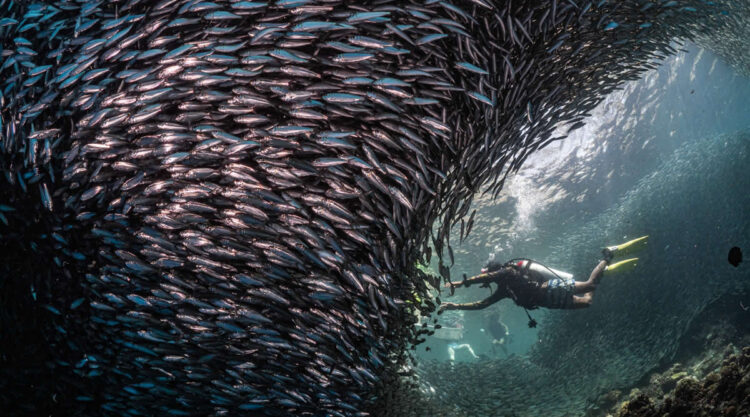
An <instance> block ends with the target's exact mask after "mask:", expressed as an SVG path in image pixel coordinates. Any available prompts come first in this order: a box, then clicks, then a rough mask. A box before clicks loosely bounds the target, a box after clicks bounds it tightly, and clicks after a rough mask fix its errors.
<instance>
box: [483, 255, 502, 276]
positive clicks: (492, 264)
mask: <svg viewBox="0 0 750 417" xmlns="http://www.w3.org/2000/svg"><path fill="white" fill-rule="evenodd" d="M503 265H504V263H503V262H501V261H499V260H497V259H494V258H493V259H490V261H489V262H487V265H485V266H484V268H482V273H485V272H495V271H497V270H499V269H500V268H502V267H503Z"/></svg>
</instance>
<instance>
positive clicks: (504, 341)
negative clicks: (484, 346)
mask: <svg viewBox="0 0 750 417" xmlns="http://www.w3.org/2000/svg"><path fill="white" fill-rule="evenodd" d="M484 327H485V328H486V332H487V333H488V336H489V337H490V339H492V354H493V355H497V348H498V346H499V347H500V349H502V351H503V353H505V356H508V343H510V332H509V331H508V326H507V325H506V324H505V323H503V321H502V320H501V319H500V312H499V311H493V312H491V313H490V314H489V315H488V316H487V319H486V321H485V325H484ZM481 331H482V332H485V329H481Z"/></svg>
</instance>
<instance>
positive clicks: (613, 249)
mask: <svg viewBox="0 0 750 417" xmlns="http://www.w3.org/2000/svg"><path fill="white" fill-rule="evenodd" d="M647 243H648V235H646V236H641V237H639V238H637V239H633V240H630V241H628V242H625V243H621V244H619V245H615V246H608V247H606V248H604V250H603V251H602V253H604V259H606V260H608V261H609V260H611V259H612V258H614V257H615V256H623V255H627V254H630V253H634V252H637V251H639V250H641V249H643V248H644V247H646V244H647Z"/></svg>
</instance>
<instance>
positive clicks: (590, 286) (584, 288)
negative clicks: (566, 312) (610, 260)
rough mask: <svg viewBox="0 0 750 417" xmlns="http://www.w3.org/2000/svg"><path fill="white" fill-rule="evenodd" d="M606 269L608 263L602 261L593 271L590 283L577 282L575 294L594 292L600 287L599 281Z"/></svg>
mask: <svg viewBox="0 0 750 417" xmlns="http://www.w3.org/2000/svg"><path fill="white" fill-rule="evenodd" d="M605 268H607V261H600V262H599V265H597V266H596V268H594V270H593V271H591V276H589V279H588V281H576V284H575V285H576V286H575V293H576V294H584V293H588V292H591V291H594V290H595V289H596V286H597V285H599V281H601V279H602V275H603V274H604V269H605Z"/></svg>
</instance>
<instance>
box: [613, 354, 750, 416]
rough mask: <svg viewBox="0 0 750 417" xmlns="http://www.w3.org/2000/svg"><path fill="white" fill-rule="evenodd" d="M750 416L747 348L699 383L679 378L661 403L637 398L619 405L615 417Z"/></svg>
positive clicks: (645, 396)
mask: <svg viewBox="0 0 750 417" xmlns="http://www.w3.org/2000/svg"><path fill="white" fill-rule="evenodd" d="M748 413H750V347H745V348H744V349H743V350H742V352H740V353H738V354H736V355H731V356H729V357H728V358H726V359H724V362H723V364H722V367H721V370H720V371H719V372H718V373H711V374H709V375H708V376H706V378H705V379H704V380H703V381H698V380H696V379H695V378H683V379H682V380H680V382H679V383H677V386H676V388H675V389H674V391H673V392H672V393H670V394H669V395H667V396H665V397H664V398H663V399H656V398H651V397H649V396H647V395H644V394H640V395H638V396H637V397H636V398H634V399H632V400H630V401H627V402H626V403H624V404H623V405H622V408H621V409H620V411H619V413H618V414H617V416H618V417H651V416H659V417H677V416H684V417H693V416H696V417H697V416H745V415H747V414H748Z"/></svg>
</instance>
